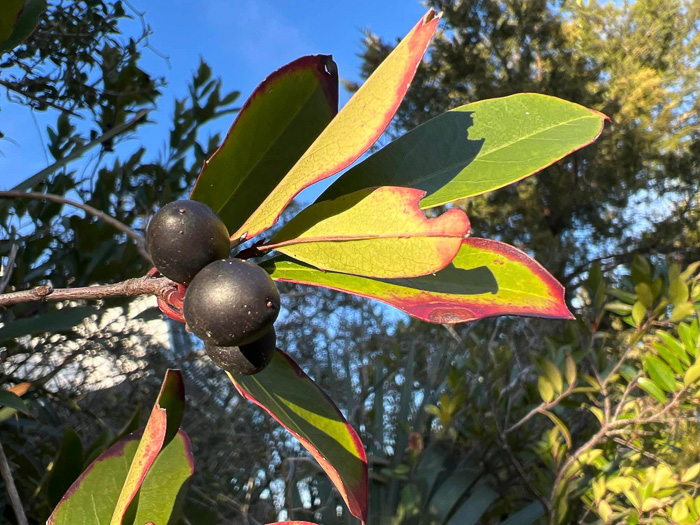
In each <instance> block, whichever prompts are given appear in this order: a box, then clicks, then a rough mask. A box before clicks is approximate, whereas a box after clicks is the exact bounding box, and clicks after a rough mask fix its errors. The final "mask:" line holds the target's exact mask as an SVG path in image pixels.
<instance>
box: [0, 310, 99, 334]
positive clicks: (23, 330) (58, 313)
mask: <svg viewBox="0 0 700 525" xmlns="http://www.w3.org/2000/svg"><path fill="white" fill-rule="evenodd" d="M93 313H95V309H94V308H90V307H88V306H78V307H75V308H61V309H60V310H51V311H50V312H48V313H45V314H43V315H37V316H34V317H29V318H27V319H18V320H16V321H10V322H8V323H6V324H5V325H4V326H3V327H2V328H0V341H7V340H9V339H15V338H17V337H23V336H25V335H35V334H39V333H45V332H51V333H59V332H65V331H67V330H70V329H72V328H73V327H74V326H76V325H78V324H79V323H80V322H82V320H83V319H85V318H86V317H88V316H89V315H91V314H93Z"/></svg>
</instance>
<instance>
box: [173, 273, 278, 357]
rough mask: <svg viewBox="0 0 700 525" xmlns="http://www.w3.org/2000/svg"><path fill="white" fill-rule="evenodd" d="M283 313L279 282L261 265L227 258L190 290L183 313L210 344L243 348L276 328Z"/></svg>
mask: <svg viewBox="0 0 700 525" xmlns="http://www.w3.org/2000/svg"><path fill="white" fill-rule="evenodd" d="M279 311H280V295H279V292H278V291H277V287H276V286H275V283H274V282H272V279H271V278H270V276H269V275H268V274H267V272H266V271H265V270H263V269H262V268H260V266H258V265H256V264H253V263H250V262H248V261H244V260H241V259H223V260H220V261H214V262H213V263H211V264H208V265H207V266H205V267H204V268H203V269H202V270H201V271H200V272H199V273H198V274H197V275H196V276H195V278H194V279H192V282H191V283H190V285H189V286H188V287H187V293H186V294H185V301H184V306H183V313H184V314H185V321H187V326H189V328H190V330H191V331H192V332H193V333H194V334H195V335H197V336H198V337H199V338H200V339H202V340H203V341H204V342H205V343H206V344H210V345H215V346H241V345H245V344H248V343H252V342H253V341H255V340H256V339H259V338H260V337H262V336H263V335H264V334H265V332H267V331H268V330H270V328H272V324H273V323H274V322H275V319H277V315H278V314H279Z"/></svg>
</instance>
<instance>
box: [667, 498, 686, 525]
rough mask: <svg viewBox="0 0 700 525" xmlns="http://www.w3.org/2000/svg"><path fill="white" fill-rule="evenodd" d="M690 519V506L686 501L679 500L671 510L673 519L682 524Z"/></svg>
mask: <svg viewBox="0 0 700 525" xmlns="http://www.w3.org/2000/svg"><path fill="white" fill-rule="evenodd" d="M687 517H688V506H687V505H686V504H685V501H684V500H682V499H681V500H678V501H676V503H675V504H674V505H673V509H671V519H672V520H673V521H675V522H678V523H680V522H682V521H683V520H684V519H686V518H687Z"/></svg>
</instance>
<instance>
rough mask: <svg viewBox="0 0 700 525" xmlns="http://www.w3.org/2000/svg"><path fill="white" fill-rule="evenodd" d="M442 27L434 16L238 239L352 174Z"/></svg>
mask: <svg viewBox="0 0 700 525" xmlns="http://www.w3.org/2000/svg"><path fill="white" fill-rule="evenodd" d="M438 21H439V17H438V16H437V15H436V14H435V11H433V10H432V9H431V10H430V11H428V13H427V14H426V15H425V16H424V17H423V18H422V19H421V20H420V22H418V24H417V25H416V26H415V27H414V28H413V30H411V32H410V33H409V34H408V35H406V37H405V38H404V39H403V40H402V41H401V43H400V44H399V45H398V46H396V48H394V50H393V51H392V52H391V53H390V54H389V56H388V57H387V58H386V59H385V60H384V61H383V62H382V63H381V64H380V65H379V67H378V68H377V69H376V70H375V71H374V73H372V75H371V76H370V77H369V78H368V79H367V81H366V82H365V83H364V84H363V85H362V87H360V89H359V90H358V91H357V93H355V94H354V95H353V97H352V98H351V99H350V101H348V103H347V104H346V105H345V106H344V107H343V109H342V110H341V111H340V112H339V113H338V115H337V116H336V117H335V118H334V119H333V121H332V122H331V123H330V124H329V125H328V127H326V129H325V130H324V131H323V133H321V135H319V137H318V138H317V139H316V141H315V142H314V143H313V144H312V145H311V147H310V148H309V149H308V150H307V151H306V153H304V155H303V156H302V157H301V158H300V159H299V162H297V163H296V164H295V165H294V167H293V168H292V169H291V170H290V172H289V173H288V174H287V175H286V176H285V178H284V179H283V180H282V181H281V182H280V183H279V185H278V186H277V187H276V188H275V189H274V190H273V191H272V193H271V194H270V195H269V196H268V197H267V198H266V199H265V201H263V203H262V204H261V205H260V206H259V207H258V208H257V209H256V210H255V212H254V213H253V214H252V215H251V216H250V218H249V219H248V220H247V221H246V222H245V224H244V225H243V226H241V227H240V228H239V229H238V231H237V232H235V233H234V234H233V238H234V239H239V238H241V237H245V238H246V239H250V238H251V237H255V236H256V235H257V234H259V233H260V232H262V231H264V230H266V229H267V228H269V227H270V226H272V225H273V224H274V223H275V222H276V221H277V219H278V218H279V216H280V214H281V213H282V211H283V210H284V208H285V207H286V206H287V204H289V203H290V202H291V200H292V199H293V198H294V197H295V196H296V195H297V194H298V193H299V192H300V191H301V190H303V189H304V188H306V187H307V186H309V185H311V184H314V183H315V182H318V181H320V180H323V179H325V178H327V177H330V176H331V175H334V174H335V173H338V172H339V171H341V170H343V169H345V168H347V167H348V166H350V165H351V164H352V163H353V162H355V161H356V160H357V159H358V158H359V157H360V156H361V155H362V154H363V153H364V152H365V151H367V150H368V149H369V148H370V147H371V146H372V144H374V142H375V141H376V140H377V139H378V138H379V137H380V136H381V134H382V133H383V132H384V130H385V129H386V127H387V126H388V125H389V122H390V121H391V119H392V117H393V116H394V113H395V112H396V110H397V109H398V107H399V104H400V103H401V101H402V100H403V97H404V95H405V94H406V90H407V89H408V86H409V85H410V83H411V80H412V79H413V75H414V74H415V72H416V68H417V67H418V64H420V62H421V59H422V58H423V54H424V53H425V51H426V49H427V48H428V43H429V42H430V40H431V38H432V36H433V33H434V32H435V28H436V27H437V24H438Z"/></svg>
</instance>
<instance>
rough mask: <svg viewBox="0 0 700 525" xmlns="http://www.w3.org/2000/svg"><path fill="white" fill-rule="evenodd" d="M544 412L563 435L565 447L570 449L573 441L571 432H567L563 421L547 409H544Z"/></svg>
mask: <svg viewBox="0 0 700 525" xmlns="http://www.w3.org/2000/svg"><path fill="white" fill-rule="evenodd" d="M544 413H545V415H546V416H547V417H548V418H549V419H551V420H552V423H554V424H555V425H556V426H557V428H558V429H559V431H560V432H561V434H562V436H564V439H565V440H566V448H568V449H571V447H572V446H573V443H572V441H571V433H570V432H569V429H568V428H567V427H566V425H565V424H564V422H563V421H562V420H561V419H559V418H558V417H557V416H555V415H554V414H553V413H552V412H550V411H549V410H545V411H544Z"/></svg>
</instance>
